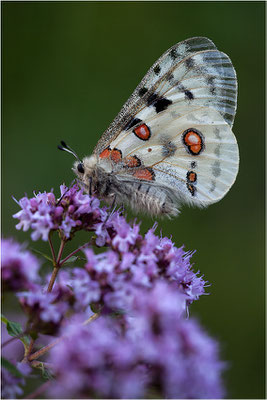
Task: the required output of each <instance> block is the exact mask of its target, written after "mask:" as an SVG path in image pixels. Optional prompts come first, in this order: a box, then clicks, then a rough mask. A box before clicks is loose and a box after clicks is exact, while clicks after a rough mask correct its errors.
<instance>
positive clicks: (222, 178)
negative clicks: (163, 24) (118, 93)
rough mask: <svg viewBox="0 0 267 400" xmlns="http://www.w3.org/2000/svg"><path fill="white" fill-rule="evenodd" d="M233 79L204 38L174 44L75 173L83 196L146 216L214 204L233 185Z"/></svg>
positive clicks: (223, 57)
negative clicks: (183, 206)
mask: <svg viewBox="0 0 267 400" xmlns="http://www.w3.org/2000/svg"><path fill="white" fill-rule="evenodd" d="M236 99H237V81H236V74H235V71H234V68H233V66H232V63H231V61H230V59H229V58H228V56H226V55H225V54H224V53H221V52H220V51H218V50H217V48H216V47H215V45H214V44H213V43H212V42H211V41H210V40H209V39H207V38H192V39H188V40H186V41H184V42H181V43H178V44H177V45H175V46H173V47H172V48H170V49H169V50H167V52H165V53H164V54H163V55H162V57H160V59H159V60H158V61H157V62H156V63H155V64H154V65H153V66H152V67H151V68H150V70H149V71H148V73H147V74H146V76H145V77H144V78H143V80H142V81H141V83H140V84H139V85H138V87H137V88H136V90H135V91H134V92H133V94H132V96H131V97H130V98H129V100H128V101H127V102H126V103H125V105H124V106H123V108H122V110H121V111H120V113H119V114H118V116H117V117H116V118H115V120H114V121H113V122H112V123H111V125H110V127H109V128H108V129H107V130H106V132H104V134H103V135H102V137H101V139H100V140H99V142H98V144H97V146H96V148H95V150H94V153H93V155H92V156H90V157H85V158H84V159H83V161H82V162H80V163H79V162H76V163H75V165H74V171H75V172H76V174H77V176H78V178H79V180H80V181H81V182H82V184H83V185H84V187H85V189H86V190H87V191H88V192H90V191H91V192H92V193H95V194H96V195H97V196H98V197H99V198H102V199H103V200H105V201H106V202H108V203H112V202H114V201H115V202H116V203H118V204H121V203H128V204H129V205H130V206H131V207H132V208H133V209H134V210H136V211H143V212H145V213H147V214H150V215H152V216H159V215H163V216H164V215H168V216H173V215H176V214H178V212H179V206H180V205H181V204H183V203H187V204H190V205H196V206H207V205H209V204H212V203H214V202H217V201H219V200H220V199H221V198H222V197H223V196H224V195H225V194H226V193H227V192H228V190H229V189H230V187H231V186H232V184H233V183H234V181H235V178H236V175H237V172H238V165H239V154H238V146H237V143H236V139H235V136H234V134H233V132H232V124H233V120H234V116H235V112H236Z"/></svg>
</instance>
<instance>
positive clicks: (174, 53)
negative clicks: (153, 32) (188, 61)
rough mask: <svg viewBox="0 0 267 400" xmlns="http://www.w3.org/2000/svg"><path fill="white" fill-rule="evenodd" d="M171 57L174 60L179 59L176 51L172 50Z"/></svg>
mask: <svg viewBox="0 0 267 400" xmlns="http://www.w3.org/2000/svg"><path fill="white" fill-rule="evenodd" d="M170 56H171V59H172V60H176V58H177V57H178V54H177V51H176V49H171V51H170Z"/></svg>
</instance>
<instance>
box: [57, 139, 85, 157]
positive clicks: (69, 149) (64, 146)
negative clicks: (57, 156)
mask: <svg viewBox="0 0 267 400" xmlns="http://www.w3.org/2000/svg"><path fill="white" fill-rule="evenodd" d="M60 143H61V145H58V146H57V148H58V149H59V150H62V151H67V152H68V153H70V154H72V155H73V156H74V157H75V158H76V160H78V161H80V162H81V159H80V158H79V157H78V156H77V154H76V153H75V151H74V150H72V149H71V148H70V147H69V146H68V145H67V144H66V143H65V142H64V141H63V140H61V142H60Z"/></svg>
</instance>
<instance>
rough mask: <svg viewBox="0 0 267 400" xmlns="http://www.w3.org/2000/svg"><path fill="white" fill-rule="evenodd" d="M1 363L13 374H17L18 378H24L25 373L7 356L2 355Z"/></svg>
mask: <svg viewBox="0 0 267 400" xmlns="http://www.w3.org/2000/svg"><path fill="white" fill-rule="evenodd" d="M1 364H2V367H4V368H5V369H6V370H8V371H9V372H10V373H11V374H12V375H14V376H16V377H17V378H22V377H23V375H22V373H21V372H19V370H18V369H17V368H16V367H15V365H14V364H11V362H10V361H8V360H7V359H6V358H5V357H1Z"/></svg>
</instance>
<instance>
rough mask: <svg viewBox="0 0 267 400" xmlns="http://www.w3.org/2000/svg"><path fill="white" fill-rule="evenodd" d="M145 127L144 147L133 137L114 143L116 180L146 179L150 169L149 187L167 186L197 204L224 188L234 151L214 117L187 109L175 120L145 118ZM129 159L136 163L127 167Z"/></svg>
mask: <svg viewBox="0 0 267 400" xmlns="http://www.w3.org/2000/svg"><path fill="white" fill-rule="evenodd" d="M172 107H173V108H175V107H174V106H172ZM170 112H171V113H172V112H173V111H172V110H170ZM149 129H150V131H151V137H150V139H149V141H148V142H147V143H144V142H143V143H142V142H141V141H140V140H138V138H137V137H134V138H132V137H131V140H129V138H128V137H126V138H124V140H123V139H122V141H121V143H118V147H120V149H121V150H120V151H121V161H122V162H121V164H118V166H117V169H115V170H114V173H115V174H116V175H117V176H118V177H120V179H122V177H124V179H128V178H129V176H131V177H133V179H134V178H140V177H141V178H142V179H144V180H148V181H150V180H151V175H150V174H148V173H147V172H144V171H146V170H150V171H153V180H154V181H155V184H158V185H163V186H168V187H170V188H171V189H172V190H173V191H174V192H175V195H176V197H177V198H178V199H180V200H183V202H189V203H190V202H191V203H194V204H198V205H202V204H203V205H205V204H209V203H213V202H216V201H218V200H220V199H221V198H222V197H223V196H224V195H225V194H226V192H227V191H228V190H229V189H230V187H231V186H232V184H233V182H234V180H235V177H236V174H237V170H238V164H239V156H238V147H237V143H236V139H235V136H234V134H233V133H232V131H231V128H230V127H229V125H228V124H227V123H226V122H225V120H224V119H223V117H222V116H221V115H220V113H218V112H217V111H215V110H213V109H209V108H207V107H204V108H195V107H188V108H187V111H183V113H182V114H181V115H179V116H176V117H174V116H173V117H170V116H169V117H168V114H167V113H163V114H161V115H159V116H158V118H154V119H152V120H150V121H149ZM134 136H135V135H134ZM123 155H124V156H123ZM130 158H134V159H135V160H136V162H135V163H133V164H132V165H131V167H132V168H127V167H125V166H126V165H127V160H129V159H130ZM190 172H191V175H190ZM145 174H147V175H145Z"/></svg>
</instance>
